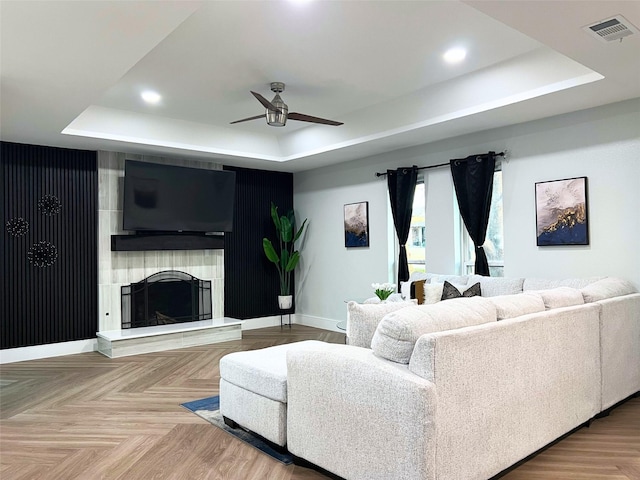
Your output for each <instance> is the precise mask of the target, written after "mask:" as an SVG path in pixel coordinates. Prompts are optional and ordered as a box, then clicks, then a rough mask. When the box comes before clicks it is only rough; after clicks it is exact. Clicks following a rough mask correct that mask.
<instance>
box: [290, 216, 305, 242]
mask: <svg viewBox="0 0 640 480" xmlns="http://www.w3.org/2000/svg"><path fill="white" fill-rule="evenodd" d="M306 223H307V219H306V218H305V219H304V222H302V225H301V226H300V228H299V229H298V231H297V232H296V236H295V237H294V238H293V241H294V242H295V241H296V240H298V239H299V238H300V235H302V230H304V226H305V224H306Z"/></svg>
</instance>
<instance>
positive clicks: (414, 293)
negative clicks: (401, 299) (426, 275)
mask: <svg viewBox="0 0 640 480" xmlns="http://www.w3.org/2000/svg"><path fill="white" fill-rule="evenodd" d="M426 283H427V280H417V281H415V282H411V298H415V299H416V300H418V305H422V304H423V303H424V286H425V284H426Z"/></svg>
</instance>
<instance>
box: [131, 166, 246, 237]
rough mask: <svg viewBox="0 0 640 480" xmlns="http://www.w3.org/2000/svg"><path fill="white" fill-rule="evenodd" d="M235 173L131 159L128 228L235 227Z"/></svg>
mask: <svg viewBox="0 0 640 480" xmlns="http://www.w3.org/2000/svg"><path fill="white" fill-rule="evenodd" d="M235 187H236V174H235V172H231V171H226V170H204V169H199V168H188V167H177V166H173V165H161V164H157V163H147V162H138V161H135V160H127V161H126V162H125V167H124V201H123V208H122V210H123V211H122V216H123V228H124V229H125V230H132V231H136V232H141V233H151V232H156V233H200V234H204V233H208V232H231V231H232V230H233V209H234V203H235Z"/></svg>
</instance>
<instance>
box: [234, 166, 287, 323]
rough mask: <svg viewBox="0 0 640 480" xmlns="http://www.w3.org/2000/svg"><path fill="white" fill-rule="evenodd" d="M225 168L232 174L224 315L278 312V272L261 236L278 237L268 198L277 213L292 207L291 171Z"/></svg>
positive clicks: (241, 315)
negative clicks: (233, 200)
mask: <svg viewBox="0 0 640 480" xmlns="http://www.w3.org/2000/svg"><path fill="white" fill-rule="evenodd" d="M224 168H225V170H232V171H234V172H236V206H235V217H234V225H233V232H232V233H226V234H225V242H224V310H225V311H224V314H225V316H228V317H233V318H238V319H247V318H256V317H264V316H269V315H278V314H280V309H279V308H278V295H279V293H280V284H279V281H278V272H277V271H276V268H275V266H274V265H273V264H272V263H270V262H269V261H268V260H267V258H266V257H265V255H264V251H263V250H262V239H263V237H265V236H268V237H269V238H271V239H272V241H274V242H275V240H276V236H275V227H274V226H273V223H272V221H271V213H270V211H271V210H270V209H271V202H272V201H273V202H274V203H275V204H276V205H277V206H278V211H279V212H280V213H281V214H282V213H285V212H287V211H289V210H290V209H292V208H293V175H292V174H291V173H281V172H267V171H264V170H252V169H246V168H235V167H224ZM294 300H295V299H294Z"/></svg>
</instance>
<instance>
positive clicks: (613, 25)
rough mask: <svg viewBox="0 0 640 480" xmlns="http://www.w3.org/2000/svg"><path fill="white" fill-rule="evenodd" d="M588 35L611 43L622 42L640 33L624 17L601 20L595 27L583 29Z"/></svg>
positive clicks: (618, 16)
mask: <svg viewBox="0 0 640 480" xmlns="http://www.w3.org/2000/svg"><path fill="white" fill-rule="evenodd" d="M582 28H583V29H584V30H585V31H586V32H587V33H589V34H590V35H592V36H594V37H596V38H597V39H598V40H600V41H601V42H605V43H609V42H613V41H615V40H620V41H622V39H623V38H624V37H628V36H629V35H633V34H634V33H639V32H638V28H637V27H636V26H635V25H633V24H632V23H631V22H630V21H629V20H627V19H626V18H624V17H623V16H622V15H616V16H615V17H611V18H608V19H606V20H601V21H599V22H598V23H594V24H593V25H587V26H586V27H582Z"/></svg>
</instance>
